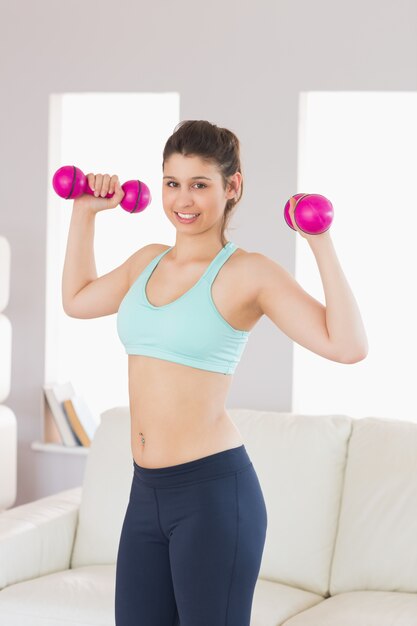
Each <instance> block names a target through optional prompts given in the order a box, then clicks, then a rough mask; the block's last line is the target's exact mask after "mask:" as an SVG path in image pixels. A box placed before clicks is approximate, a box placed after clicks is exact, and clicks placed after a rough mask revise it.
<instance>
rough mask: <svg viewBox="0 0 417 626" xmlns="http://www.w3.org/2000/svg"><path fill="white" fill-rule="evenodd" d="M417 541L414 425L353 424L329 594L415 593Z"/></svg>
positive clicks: (394, 422) (375, 421)
mask: <svg viewBox="0 0 417 626" xmlns="http://www.w3.org/2000/svg"><path fill="white" fill-rule="evenodd" d="M416 539H417V424H414V423H411V422H406V421H401V420H393V419H387V418H375V417H368V418H362V419H360V420H354V423H353V432H352V437H351V440H350V445H349V456H348V463H347V467H346V478H345V486H344V494H343V501H342V506H341V513H340V521H339V531H338V535H337V538H336V545H335V553H334V560H333V566H332V572H331V583H330V591H331V594H332V595H335V594H337V593H341V592H346V591H354V590H358V589H367V590H380V591H405V592H416V591H417V541H416ZM387 597H390V596H387ZM381 623H382V622H381ZM395 623H396V624H397V622H395ZM414 624H417V614H416V615H415V622H414Z"/></svg>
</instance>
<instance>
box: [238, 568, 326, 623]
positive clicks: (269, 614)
mask: <svg viewBox="0 0 417 626" xmlns="http://www.w3.org/2000/svg"><path fill="white" fill-rule="evenodd" d="M323 601H324V598H322V597H321V596H319V595H317V594H315V593H311V592H309V591H304V590H303V589H296V588H295V587H289V586H288V585H281V584H280V583H274V582H272V581H271V580H264V579H263V578H258V580H257V581H256V585H255V592H254V594H253V603H252V613H251V620H250V626H278V624H282V623H283V622H284V621H285V620H286V619H288V618H289V617H291V616H292V615H297V613H300V611H305V610H306V609H308V608H310V607H312V606H315V605H316V604H318V603H319V602H323ZM333 626H335V625H333Z"/></svg>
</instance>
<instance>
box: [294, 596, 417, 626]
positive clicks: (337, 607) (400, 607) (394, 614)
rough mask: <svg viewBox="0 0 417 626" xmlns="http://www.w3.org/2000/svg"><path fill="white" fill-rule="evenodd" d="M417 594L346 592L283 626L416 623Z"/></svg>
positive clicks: (402, 625) (398, 625)
mask: <svg viewBox="0 0 417 626" xmlns="http://www.w3.org/2000/svg"><path fill="white" fill-rule="evenodd" d="M416 624H417V596H416V595H413V594H411V593H400V592H389V591H352V592H350V593H342V594H340V595H337V596H333V597H331V598H327V600H324V602H321V603H320V604H318V605H316V606H313V607H312V608H311V609H307V610H306V611H303V612H302V613H299V614H298V615H296V616H295V617H292V618H290V619H288V620H287V621H285V622H283V624H282V626H371V625H372V626H374V625H375V626H416Z"/></svg>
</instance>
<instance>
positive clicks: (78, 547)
mask: <svg viewBox="0 0 417 626" xmlns="http://www.w3.org/2000/svg"><path fill="white" fill-rule="evenodd" d="M132 476H133V458H132V451H131V446H130V413H129V407H125V406H122V407H113V408H112V409H109V410H108V411H104V412H103V413H102V414H101V422H100V424H99V426H98V428H97V430H96V432H95V434H94V439H93V441H92V444H91V448H90V451H89V455H88V459H87V463H86V468H85V473H84V480H83V490H82V500H81V504H80V509H79V516H78V520H79V521H78V528H77V533H76V537H75V542H74V549H73V553H72V557H71V567H80V566H82V565H94V564H100V563H115V562H116V558H117V550H118V546H119V539H120V533H121V530H122V524H123V519H124V515H125V512H126V508H127V505H128V501H129V493H130V487H131V482H132Z"/></svg>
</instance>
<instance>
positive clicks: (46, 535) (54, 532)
mask: <svg viewBox="0 0 417 626" xmlns="http://www.w3.org/2000/svg"><path fill="white" fill-rule="evenodd" d="M81 493H82V487H75V488H73V489H67V490H65V491H61V492H59V493H56V494H53V495H52V496H47V497H46V498H40V499H39V500H35V501H34V502H28V503H27V504H22V505H20V506H16V507H13V508H12V509H8V510H6V511H3V512H2V513H0V589H3V588H4V587H7V586H8V585H12V584H14V583H17V582H21V581H23V580H28V579H30V578H37V577H38V576H43V575H44V574H49V573H52V572H56V571H60V570H65V569H69V566H70V561H71V552H72V547H73V544H74V539H75V531H76V527H77V522H78V509H79V506H80V502H81Z"/></svg>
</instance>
